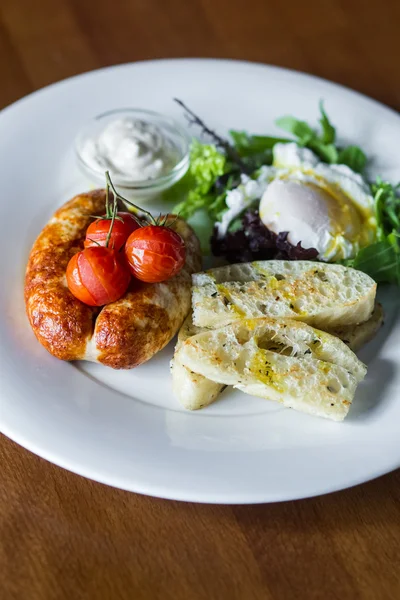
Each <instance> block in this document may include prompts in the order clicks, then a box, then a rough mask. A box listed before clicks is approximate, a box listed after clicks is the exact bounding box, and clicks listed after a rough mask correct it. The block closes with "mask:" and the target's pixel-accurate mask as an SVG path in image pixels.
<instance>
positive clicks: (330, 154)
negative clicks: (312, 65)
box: [275, 102, 338, 164]
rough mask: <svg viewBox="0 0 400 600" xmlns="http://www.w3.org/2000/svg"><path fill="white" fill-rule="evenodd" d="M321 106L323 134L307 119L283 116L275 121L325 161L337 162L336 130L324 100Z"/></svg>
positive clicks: (300, 143) (299, 142)
mask: <svg viewBox="0 0 400 600" xmlns="http://www.w3.org/2000/svg"><path fill="white" fill-rule="evenodd" d="M319 108H320V112H321V118H320V124H321V128H322V132H321V134H318V133H317V132H316V131H315V130H314V129H313V128H312V127H310V125H308V123H306V122H305V121H300V120H299V119H296V118H295V117H292V116H286V117H281V118H280V119H277V120H276V121H275V124H276V125H277V126H278V127H281V129H284V130H285V131H287V132H289V133H291V134H293V135H294V136H295V137H296V138H297V140H296V142H297V143H298V144H299V145H300V146H306V147H307V148H310V150H312V151H313V152H315V154H317V155H318V156H319V158H320V159H321V160H323V161H324V162H327V163H331V164H332V163H336V162H337V161H338V150H337V148H336V146H335V145H334V141H335V137H336V131H335V128H334V127H333V125H332V124H331V122H330V121H329V119H328V117H327V114H326V112H325V110H324V107H323V104H322V102H320V105H319Z"/></svg>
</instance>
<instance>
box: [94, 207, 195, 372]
mask: <svg viewBox="0 0 400 600" xmlns="http://www.w3.org/2000/svg"><path fill="white" fill-rule="evenodd" d="M170 226H171V228H172V229H174V230H175V231H177V233H179V234H180V235H181V236H182V238H183V239H184V240H185V244H186V262H185V265H184V267H183V269H182V271H181V272H180V273H179V274H178V275H177V276H175V277H173V278H172V279H170V280H168V281H165V282H163V283H155V284H154V283H150V284H142V283H140V282H137V281H136V282H133V283H132V286H131V288H130V290H129V291H128V293H127V294H125V296H124V297H123V298H121V299H120V300H117V302H114V303H113V304H109V305H108V306H105V307H104V308H103V309H102V311H101V313H100V314H99V316H98V317H97V320H96V328H95V333H94V338H95V344H96V347H97V350H98V351H99V354H98V356H97V359H98V360H99V361H100V362H101V363H103V364H105V365H108V366H109V367H113V368H114V369H131V368H132V367H135V366H137V365H140V364H142V363H143V362H145V361H146V360H149V359H150V358H151V357H152V356H154V354H156V353H157V352H159V351H160V350H162V348H164V346H166V345H167V344H168V342H170V341H171V339H172V338H173V337H174V335H175V334H176V333H177V331H178V330H179V328H180V327H181V325H182V323H183V321H184V319H185V317H186V315H187V314H188V312H189V310H190V298H191V274H192V273H195V272H196V271H199V270H200V269H201V253H200V246H199V242H198V239H197V237H196V235H195V234H194V232H193V230H192V229H191V228H190V227H189V225H187V223H185V221H183V220H182V219H177V220H175V221H174V222H173V223H172V224H170Z"/></svg>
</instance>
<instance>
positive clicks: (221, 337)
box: [179, 318, 366, 421]
mask: <svg viewBox="0 0 400 600" xmlns="http://www.w3.org/2000/svg"><path fill="white" fill-rule="evenodd" d="M179 355H180V360H181V364H182V365H184V366H185V367H187V368H188V369H190V370H192V371H194V372H195V373H198V374H200V375H203V377H206V378H207V379H211V380H213V381H215V382H217V383H221V384H225V385H233V386H234V387H236V388H238V389H240V390H242V391H243V392H245V393H246V394H251V395H253V396H259V397H261V398H266V399H268V400H274V401H276V402H280V403H282V404H283V405H284V406H287V407H290V408H294V409H295V410H299V411H302V412H306V413H309V414H312V415H316V416H320V417H326V418H329V419H333V420H335V421H341V420H343V419H344V417H345V416H346V415H347V413H348V410H349V408H350V405H351V402H352V400H353V397H354V394H355V391H356V388H357V385H358V383H359V382H360V381H361V380H362V379H363V378H364V376H365V373H366V367H365V365H363V363H361V362H360V361H359V360H358V358H357V357H356V356H355V354H354V353H353V352H352V351H351V350H350V349H349V348H348V347H347V346H346V345H345V344H344V343H343V342H342V341H341V340H339V339H338V338H336V337H334V336H332V335H330V334H327V333H324V332H322V331H319V330H317V329H314V328H313V327H310V326H309V325H306V324H305V323H302V322H299V321H295V320H293V319H280V320H276V319H270V318H260V319H251V320H242V321H237V322H235V323H232V324H230V325H227V326H225V327H222V328H219V329H215V330H212V331H205V332H203V333H199V334H197V335H194V336H192V337H189V338H188V339H187V340H186V341H185V342H183V343H182V345H181V347H180V349H179Z"/></svg>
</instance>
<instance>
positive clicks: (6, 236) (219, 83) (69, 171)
mask: <svg viewBox="0 0 400 600" xmlns="http://www.w3.org/2000/svg"><path fill="white" fill-rule="evenodd" d="M174 96H175V97H178V98H182V99H183V100H184V101H186V102H187V103H188V105H189V106H190V107H192V108H193V110H195V111H197V112H198V113H199V114H200V115H201V116H202V117H203V118H204V119H205V120H206V122H207V123H208V124H209V125H210V126H211V127H216V128H217V129H218V131H220V132H221V133H224V132H226V131H227V130H228V129H229V128H230V127H234V128H237V129H247V130H249V131H254V132H260V133H263V132H270V133H273V132H274V131H275V128H274V126H273V121H274V119H275V118H276V117H278V116H280V115H283V114H286V113H289V114H294V115H298V116H299V117H303V118H305V119H309V120H311V121H312V122H315V121H316V119H317V116H318V101H319V99H320V98H324V99H325V107H326V110H327V112H328V114H329V115H330V116H331V117H332V120H333V122H334V123H335V124H337V126H338V130H339V133H340V135H341V136H342V137H343V138H344V139H346V140H347V141H352V142H358V143H360V145H362V146H363V147H364V148H365V149H366V150H367V151H368V153H369V154H370V155H371V156H372V157H373V159H374V162H373V165H372V168H373V171H374V172H376V173H378V172H379V173H381V174H382V175H383V176H384V177H387V178H389V179H391V180H396V179H399V178H400V165H399V161H398V145H399V140H400V118H399V116H398V115H397V114H395V113H394V112H393V111H391V110H389V109H388V108H385V107H384V106H381V105H379V104H377V103H376V102H374V101H372V100H369V99H367V98H364V97H363V96H360V95H359V94H356V93H354V92H352V91H349V90H347V89H344V88H342V87H339V86H337V85H334V84H332V83H328V82H325V81H322V80H320V79H316V78H314V77H309V76H307V75H302V74H299V73H294V72H290V71H285V70H281V69H277V68H272V67H266V66H261V65H255V64H249V63H243V62H231V61H210V60H168V61H155V62H144V63H137V64H131V65H124V66H120V67H113V68H109V69H104V70H100V71H96V72H93V73H88V74H85V75H81V76H79V77H75V78H73V79H69V80H67V81H64V82H61V83H59V84H56V85H53V86H50V87H48V88H46V89H44V90H41V91H39V92H37V93H35V94H32V95H31V96H29V97H27V98H25V99H23V100H21V101H19V102H17V103H16V104H14V105H13V106H11V107H9V108H8V109H6V110H5V111H3V112H2V113H1V115H0V174H1V183H2V186H1V187H2V192H1V198H0V204H1V216H2V219H1V223H2V226H1V234H0V249H1V254H0V255H1V257H2V266H1V274H2V277H1V286H0V315H1V316H0V382H1V383H0V386H1V395H0V402H1V405H0V411H1V412H0V415H1V430H2V431H3V432H4V433H5V434H6V435H7V436H9V437H10V438H12V439H14V440H15V441H17V442H18V443H19V444H21V445H23V446H25V447H26V448H28V449H30V450H32V451H33V452H35V453H37V454H39V455H40V456H43V457H44V458H47V459H48V460H50V461H52V462H54V463H56V464H58V465H61V466H62V467H65V468H67V469H70V470H71V471H74V472H76V473H80V474H81V475H84V476H86V477H90V478H92V479H95V480H98V481H101V482H104V483H108V484H110V485H114V486H117V487H120V488H124V489H127V490H132V491H135V492H140V493H144V494H151V495H154V496H161V497H164V498H174V499H180V500H194V501H201V502H224V503H251V502H271V501H278V500H288V499H293V498H302V497H307V496H312V495H316V494H322V493H325V492H330V491H333V490H338V489H341V488H345V487H348V486H351V485H354V484H356V483H360V482H363V481H366V480H368V479H371V478H373V477H376V476H378V475H380V474H382V473H385V472H387V471H390V470H392V469H395V468H396V467H397V466H399V464H400V445H399V441H398V440H399V435H398V424H399V423H400V368H399V364H400V351H399V348H400V322H399V319H397V317H396V314H395V313H396V307H395V302H396V294H397V296H398V291H394V290H390V289H388V290H384V292H385V293H384V294H383V302H384V307H385V310H386V312H387V319H386V324H385V327H384V329H383V330H382V331H381V332H380V334H379V335H378V337H377V338H376V339H375V341H374V342H373V343H372V344H370V345H369V347H367V348H366V349H365V350H364V352H363V354H362V358H363V359H364V360H366V362H367V363H368V367H369V370H368V375H367V379H366V381H365V382H364V383H363V384H362V385H361V386H360V388H359V391H358V392H357V397H356V399H355V402H354V406H353V408H352V409H351V412H350V414H349V417H348V418H347V419H346V421H345V422H344V423H343V424H336V423H333V422H329V421H325V420H323V419H318V418H313V417H308V416H306V415H303V414H299V413H295V412H294V411H291V410H285V409H282V408H280V407H279V406H277V405H275V404H272V403H269V402H267V401H263V400H259V399H256V398H251V397H249V396H245V395H242V394H240V393H226V394H225V395H224V396H223V397H222V398H221V400H220V401H218V402H216V403H215V404H214V405H213V406H211V407H209V408H207V409H205V410H203V411H201V412H196V413H193V414H192V413H188V412H185V411H184V410H182V409H181V408H180V407H179V405H178V403H177V401H176V400H174V398H173V396H172V393H171V382H170V377H169V371H168V363H169V359H170V357H171V352H172V346H170V347H169V348H167V349H165V350H164V351H163V352H161V353H160V354H159V355H157V356H156V357H155V358H154V359H153V360H151V361H150V362H149V363H147V364H145V365H143V366H141V367H140V368H138V369H135V370H132V371H129V372H114V371H112V370H111V369H107V368H106V367H102V366H99V365H92V364H86V363H82V364H67V363H63V362H60V361H58V360H56V359H54V358H52V357H51V356H50V355H49V354H47V352H46V351H45V350H44V349H43V348H42V347H41V346H40V345H39V343H38V342H37V341H36V339H35V338H34V335H33V333H32V332H31V330H30V328H29V325H28V322H27V319H26V316H25V310H24V302H23V276H24V269H25V264H26V260H27V256H28V253H29V249H30V247H31V244H32V242H33V241H34V239H35V237H36V236H37V234H38V233H39V231H40V229H41V228H42V226H43V225H44V224H45V222H46V221H47V219H48V218H49V217H50V215H51V214H52V212H53V211H54V209H55V208H56V207H57V206H59V205H60V204H61V203H63V202H64V201H65V200H67V199H68V198H70V197H71V196H72V195H73V194H74V193H77V192H80V191H84V190H85V189H87V188H88V187H89V184H90V182H88V181H85V179H83V176H82V175H80V174H79V172H78V169H77V167H76V164H75V161H74V156H73V147H72V146H73V141H74V137H75V135H76V134H77V132H78V131H79V130H80V128H81V127H82V126H83V125H84V124H85V123H86V121H87V119H89V118H90V117H92V116H94V115H96V114H99V113H102V112H104V111H105V110H108V109H112V108H117V107H127V106H134V107H145V108H148V109H152V110H156V111H159V112H163V113H165V114H169V115H171V116H174V117H176V118H177V119H180V120H181V121H182V122H184V119H183V116H182V113H181V111H180V109H179V107H178V106H176V105H175V104H174V103H173V101H172V98H173V97H174Z"/></svg>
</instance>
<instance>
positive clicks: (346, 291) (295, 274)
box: [192, 260, 376, 329]
mask: <svg viewBox="0 0 400 600" xmlns="http://www.w3.org/2000/svg"><path fill="white" fill-rule="evenodd" d="M192 282H193V290H192V307H193V322H194V324H195V325H197V326H198V327H209V328H215V327H222V326H223V325H227V324H229V323H232V322H233V321H236V320H238V319H248V318H258V317H263V316H268V317H274V318H275V319H281V318H292V319H296V320H300V321H304V322H306V323H308V324H310V325H313V326H315V327H320V328H323V329H326V328H328V327H329V328H332V327H336V326H340V327H343V326H345V325H346V326H347V325H356V324H358V323H363V322H364V321H367V320H368V319H369V318H370V316H371V314H372V311H373V309H374V303H375V294H376V283H375V281H374V280H373V279H371V277H369V276H368V275H366V274H365V273H362V272H361V271H356V270H355V269H351V268H348V267H344V266H342V265H333V264H326V263H315V262H311V261H281V260H270V261H261V262H253V263H246V264H237V265H228V266H225V267H219V268H216V269H211V270H210V271H206V272H204V273H196V274H194V275H193V276H192Z"/></svg>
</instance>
